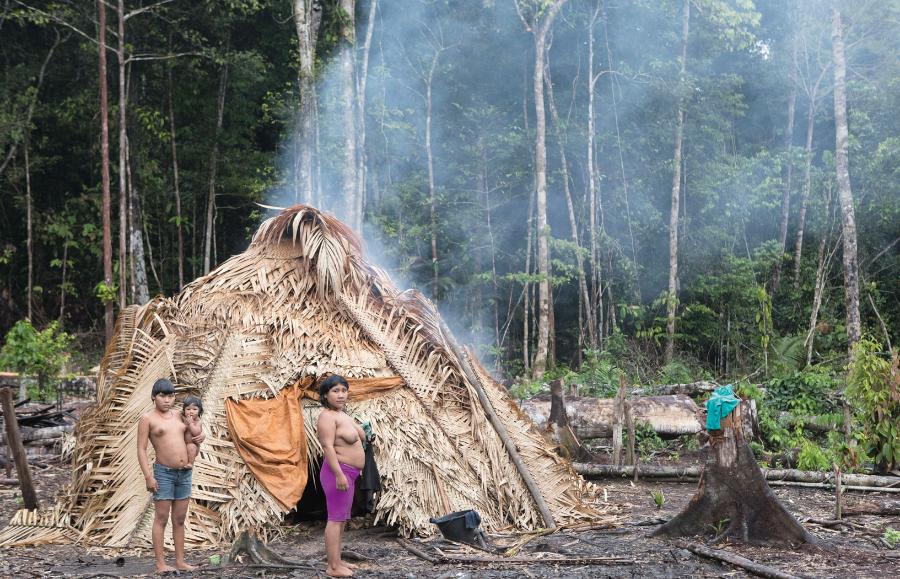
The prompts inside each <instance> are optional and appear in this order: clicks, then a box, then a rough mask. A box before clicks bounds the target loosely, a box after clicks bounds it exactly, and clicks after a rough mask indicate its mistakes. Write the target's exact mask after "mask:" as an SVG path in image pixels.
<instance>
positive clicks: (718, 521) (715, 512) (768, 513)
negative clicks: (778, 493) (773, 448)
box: [653, 405, 817, 545]
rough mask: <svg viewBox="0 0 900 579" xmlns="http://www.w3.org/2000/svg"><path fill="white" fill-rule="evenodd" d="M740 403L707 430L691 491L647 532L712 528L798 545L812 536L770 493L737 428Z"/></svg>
mask: <svg viewBox="0 0 900 579" xmlns="http://www.w3.org/2000/svg"><path fill="white" fill-rule="evenodd" d="M741 420H742V418H741V406H740V405H738V406H737V407H736V408H735V409H734V410H733V411H732V412H731V413H730V414H729V415H728V416H726V417H725V418H723V419H722V424H721V426H722V428H721V429H720V430H712V431H710V447H709V448H708V449H707V451H706V461H705V462H706V464H705V466H704V469H703V473H702V474H701V475H700V484H699V487H698V489H697V492H696V494H695V495H694V497H693V498H692V499H691V501H690V503H688V505H687V507H685V509H684V510H683V511H682V512H681V513H680V514H678V515H677V516H676V517H675V518H673V519H672V520H670V521H669V522H668V523H666V524H664V525H663V526H662V527H660V528H659V529H657V530H656V531H655V532H654V533H653V535H654V536H663V537H685V536H695V535H706V534H710V533H713V532H714V533H716V534H717V537H716V538H717V539H722V538H726V537H728V538H733V539H738V540H742V541H746V542H754V543H780V544H789V545H798V544H803V543H816V542H817V539H816V538H815V537H813V536H812V535H811V534H809V532H807V531H806V529H804V528H803V526H802V525H800V523H798V522H797V520H796V519H795V518H794V517H793V516H792V515H791V514H790V513H788V512H787V510H785V508H784V507H783V506H782V505H781V503H780V502H778V499H777V498H776V497H775V495H774V494H773V493H772V490H771V489H770V488H769V485H768V484H767V483H766V479H765V477H764V476H763V473H762V471H761V470H760V468H759V466H758V465H757V464H756V460H755V459H754V458H753V452H752V451H751V450H750V447H749V446H748V445H747V442H746V441H745V440H744V435H743V432H742V429H741Z"/></svg>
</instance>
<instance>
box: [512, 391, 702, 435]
mask: <svg viewBox="0 0 900 579" xmlns="http://www.w3.org/2000/svg"><path fill="white" fill-rule="evenodd" d="M629 402H630V404H631V408H632V413H633V418H634V421H635V422H636V423H644V424H646V425H648V426H649V427H650V428H652V429H653V430H654V431H655V432H656V433H657V434H659V435H660V436H667V437H674V436H681V435H683V434H696V433H698V432H700V431H701V430H702V427H701V425H700V421H699V420H698V419H697V412H698V410H699V408H698V406H697V404H696V403H695V402H694V401H693V400H691V399H690V398H688V397H687V396H682V395H675V396H645V397H642V398H632V399H631V400H630V401H629ZM565 404H566V415H567V416H568V420H569V424H570V425H571V426H572V430H574V431H575V435H576V436H577V437H578V439H579V440H587V439H591V438H610V437H611V436H612V434H613V416H614V406H615V399H614V398H591V397H589V396H566V399H565ZM550 406H551V397H550V396H548V395H542V396H535V397H534V398H530V399H528V400H524V401H522V403H521V408H522V410H523V411H524V412H525V413H526V414H527V415H528V417H529V418H531V420H532V421H533V422H534V423H535V424H536V425H537V426H538V428H541V429H544V428H546V426H547V420H548V417H549V416H550Z"/></svg>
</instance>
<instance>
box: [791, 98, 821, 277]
mask: <svg viewBox="0 0 900 579" xmlns="http://www.w3.org/2000/svg"><path fill="white" fill-rule="evenodd" d="M815 116H816V93H815V90H813V92H812V93H811V94H810V98H809V110H808V111H807V114H806V147H805V149H804V160H803V161H804V164H803V193H801V195H800V212H799V215H798V218H797V238H796V240H795V241H794V289H798V288H799V287H800V259H801V258H802V257H803V233H804V229H805V228H806V206H807V203H808V202H809V191H810V189H811V188H812V159H813V149H812V144H813V131H814V130H815Z"/></svg>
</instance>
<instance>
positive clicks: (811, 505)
mask: <svg viewBox="0 0 900 579" xmlns="http://www.w3.org/2000/svg"><path fill="white" fill-rule="evenodd" d="M46 464H47V466H46V468H43V469H42V468H39V467H35V468H34V470H33V477H34V479H35V481H36V484H37V489H38V494H39V498H40V500H41V501H42V504H44V505H48V504H52V503H53V501H54V497H55V495H56V493H57V491H58V489H59V488H60V487H61V486H62V485H63V484H65V482H66V480H67V478H68V473H69V469H68V466H63V465H59V464H54V463H52V462H50V463H46ZM600 484H601V487H603V488H606V491H607V493H606V494H607V497H608V500H609V502H610V503H612V504H616V505H620V507H621V510H622V515H623V516H622V525H621V526H620V527H618V528H615V529H607V530H586V531H578V532H575V531H562V532H558V533H554V534H552V535H546V536H542V537H537V538H535V539H533V540H532V541H530V542H529V543H527V544H526V545H525V546H524V547H523V548H522V550H521V551H520V552H519V553H518V554H517V558H519V559H528V562H526V563H515V564H513V563H509V562H497V563H477V564H462V563H457V562H452V563H438V564H433V563H430V562H427V561H425V560H423V559H421V558H419V557H417V556H415V555H413V554H412V553H410V552H409V551H408V550H407V549H405V548H404V547H403V546H401V545H400V544H399V543H398V541H397V538H396V533H395V532H394V531H393V530H392V529H389V528H385V527H374V528H365V527H362V528H351V529H350V530H348V532H347V540H346V545H345V548H347V549H351V550H353V551H354V552H356V553H359V554H360V555H362V556H364V557H367V558H370V559H371V560H370V561H365V562H360V563H359V569H358V571H357V573H356V576H358V577H361V578H382V577H383V578H387V577H438V578H446V579H449V578H459V579H462V578H466V577H486V578H501V577H573V578H582V577H583V578H588V577H591V578H602V577H617V578H618V577H649V578H657V577H658V578H662V577H745V576H749V575H747V574H746V573H745V572H744V571H741V570H739V569H736V568H734V567H731V566H730V565H726V564H722V563H718V562H715V561H710V560H708V559H704V558H701V557H699V556H697V555H694V554H693V553H691V552H689V551H687V550H685V549H682V548H679V547H677V546H676V545H675V544H674V543H673V542H668V541H662V540H658V539H652V538H649V537H648V535H649V533H650V532H651V531H652V530H653V529H654V528H655V525H653V524H647V523H652V522H653V521H654V520H655V519H657V518H669V517H671V516H673V515H674V514H676V513H678V512H679V511H680V510H681V508H682V507H684V505H685V504H686V503H687V502H688V500H689V499H690V497H691V496H692V494H693V492H694V489H695V487H696V483H657V482H652V481H651V482H638V483H636V484H633V483H632V482H631V481H620V480H616V481H610V480H605V481H600ZM652 490H661V491H662V492H663V493H664V495H665V498H666V502H665V504H664V506H663V508H662V509H661V510H657V509H656V506H655V504H654V503H653V500H652V498H651V496H650V491H652ZM774 491H775V494H776V495H777V496H778V497H779V499H780V500H781V501H782V502H783V503H784V504H785V506H786V507H787V508H788V510H790V511H791V512H792V513H793V514H794V515H795V516H797V517H798V518H800V519H801V520H805V519H807V518H811V519H820V520H821V519H830V518H831V517H832V513H833V508H834V503H833V501H834V498H833V495H832V494H830V493H829V492H827V491H824V490H820V489H808V488H796V487H775V488H774ZM17 495H18V489H16V488H11V487H0V521H2V522H3V523H4V524H5V522H6V521H8V520H9V519H10V517H11V516H12V514H13V513H14V512H15V510H16V509H17V508H19V507H18V500H17V498H16V497H17ZM878 498H896V495H892V496H888V495H886V494H883V493H882V494H878V493H866V494H863V493H856V492H848V493H847V495H846V501H847V507H852V506H854V505H855V504H857V503H859V502H862V501H873V500H878ZM847 521H848V524H847V525H842V526H840V527H836V528H834V529H828V528H824V527H821V526H818V525H816V524H812V523H807V524H806V525H807V528H808V529H810V531H811V532H812V533H813V534H815V535H816V536H817V537H819V538H820V539H822V541H823V544H822V547H821V548H820V549H804V550H787V549H777V548H769V547H755V546H748V545H734V544H719V545H716V546H715V547H716V548H719V549H726V550H728V551H730V552H733V553H736V554H739V555H742V556H744V557H746V558H748V559H751V560H753V561H755V562H757V563H762V564H765V565H769V566H772V567H775V568H777V569H779V570H781V571H784V572H787V573H791V574H794V575H797V576H805V577H842V578H843V577H873V578H888V577H897V576H898V575H900V549H894V550H891V549H888V548H887V547H886V546H885V545H884V544H883V543H882V542H881V540H880V539H881V537H882V536H883V534H884V530H885V528H887V527H893V528H894V529H900V517H878V516H859V517H852V518H848V519H847ZM364 524H365V521H364V520H360V519H357V520H355V521H354V524H353V526H354V527H356V526H360V525H364ZM322 530H323V525H322V523H318V522H313V523H302V524H299V525H293V526H288V527H285V533H284V536H283V537H282V538H280V539H278V540H275V541H272V542H271V544H270V547H271V548H272V549H273V550H274V551H276V552H278V553H280V554H282V555H284V556H286V557H289V558H292V559H295V560H299V561H303V562H306V563H308V564H309V565H310V567H308V568H304V569H297V570H285V571H274V572H273V571H271V570H266V569H259V568H253V567H249V566H242V565H236V566H232V567H229V568H228V569H223V568H222V567H219V566H213V565H210V564H209V557H210V556H213V555H221V554H224V553H225V552H226V551H227V548H224V547H223V548H222V549H209V550H204V551H192V552H189V553H188V559H189V562H191V563H194V564H200V565H203V567H201V568H200V569H198V570H197V571H195V572H193V573H182V574H181V576H186V577H222V576H227V577H231V578H238V577H313V576H317V575H318V576H323V577H324V575H325V573H324V571H325V564H324V561H323V560H322V557H323V553H324V545H323V542H322ZM492 539H493V540H494V542H495V543H496V544H498V545H509V544H512V543H513V542H514V541H515V540H516V539H517V537H513V536H506V535H497V536H493V537H492ZM414 545H416V546H417V547H418V548H419V549H421V550H423V551H425V552H426V553H429V554H431V555H435V556H436V555H439V554H440V553H444V554H446V555H449V556H466V557H491V555H490V554H488V553H484V552H482V551H478V550H475V549H469V548H466V547H460V546H457V545H455V544H452V543H448V542H446V541H444V540H442V539H437V538H432V539H430V540H425V541H422V542H416V543H414ZM560 556H563V557H566V558H569V559H581V558H588V557H591V558H606V559H610V560H609V561H603V562H599V563H596V564H589V565H588V564H575V565H569V564H565V565H562V564H559V563H558V562H552V561H546V560H545V559H546V558H548V557H560ZM613 559H614V560H613ZM152 572H153V561H152V557H151V554H150V552H149V551H148V550H124V551H123V550H110V549H92V550H87V549H85V548H83V547H79V546H75V545H49V546H42V547H21V548H14V549H5V550H4V552H3V555H2V558H0V577H17V578H18V577H136V576H151V575H152Z"/></svg>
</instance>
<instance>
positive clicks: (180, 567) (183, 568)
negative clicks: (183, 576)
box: [175, 561, 196, 571]
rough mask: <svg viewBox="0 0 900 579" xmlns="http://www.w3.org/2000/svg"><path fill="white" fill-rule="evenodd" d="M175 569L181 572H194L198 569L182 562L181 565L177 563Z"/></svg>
mask: <svg viewBox="0 0 900 579" xmlns="http://www.w3.org/2000/svg"><path fill="white" fill-rule="evenodd" d="M175 568H176V569H178V570H179V571H193V570H194V569H196V567H194V566H193V565H188V564H187V563H185V562H184V561H182V562H181V563H175Z"/></svg>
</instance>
